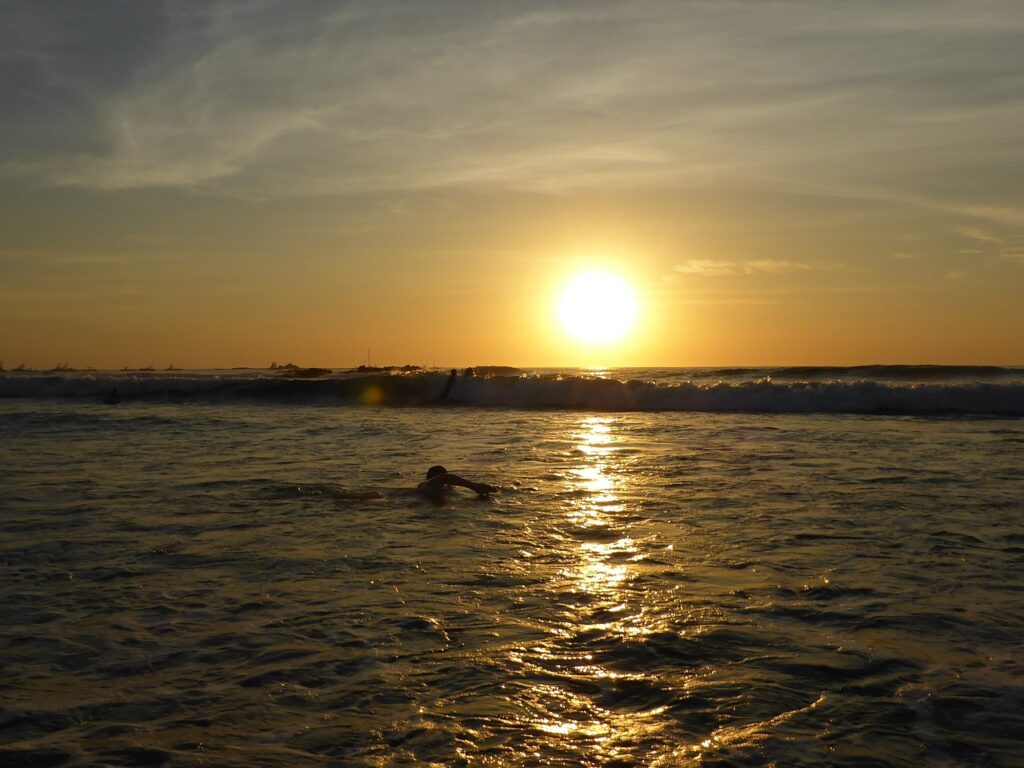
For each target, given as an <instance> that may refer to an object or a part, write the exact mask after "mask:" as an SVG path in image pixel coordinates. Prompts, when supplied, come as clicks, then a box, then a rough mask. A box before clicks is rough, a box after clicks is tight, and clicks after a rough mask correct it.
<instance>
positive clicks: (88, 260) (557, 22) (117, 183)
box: [0, 0, 1024, 369]
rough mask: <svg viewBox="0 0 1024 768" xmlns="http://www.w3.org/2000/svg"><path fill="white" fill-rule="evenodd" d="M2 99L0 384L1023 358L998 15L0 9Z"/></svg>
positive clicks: (656, 5)
mask: <svg viewBox="0 0 1024 768" xmlns="http://www.w3.org/2000/svg"><path fill="white" fill-rule="evenodd" d="M0 96H2V98H0V360H2V361H3V363H4V365H5V366H6V367H7V368H8V369H10V368H12V367H14V366H16V365H18V364H21V363H24V364H25V365H29V366H33V367H52V366H54V365H57V364H58V363H65V364H69V365H72V366H95V367H98V368H108V367H109V368H120V367H121V366H124V365H127V366H142V365H149V364H154V365H156V366H157V367H166V366H167V365H168V364H172V363H173V364H174V365H176V366H179V367H227V366H242V365H252V366H265V365H269V363H270V362H271V361H272V360H274V361H278V362H282V363H283V362H289V361H291V362H295V363H298V364H301V365H326V366H347V365H356V364H359V363H362V362H365V361H366V356H367V348H370V349H372V357H373V362H374V363H380V364H384V363H393V364H402V363H417V364H423V365H432V364H436V365H440V366H448V365H481V364H511V365H590V364H593V365H684V366H685V365H768V364H778V365H786V364H858V363H876V362H878V363H994V364H1024V182H1022V179H1024V139H1022V137H1024V3H1021V2H1019V0H1006V1H1005V2H943V1H942V0H928V1H927V2H916V1H914V0H907V1H904V2H899V3H893V2H891V1H890V0H886V1H885V2H824V1H823V2H738V1H737V2H731V1H729V0H721V1H717V0H716V1H715V2H668V1H666V2H659V1H655V0H651V1H645V0H639V1H637V2H599V1H595V2H565V3H558V2H547V3H540V2H508V3H481V2H469V1H468V0H467V1H466V2H423V1H422V0H410V1H409V2H388V1H387V0H370V1H367V2H326V1H322V2H313V1H307V0H303V1H301V2H298V1H296V0H289V1H288V2H272V1H270V0H258V1H257V0H252V1H250V2H198V1H197V0H192V1H190V2H174V1H172V0H168V1H167V2H162V3H160V2H138V1H137V0H124V1H123V2H83V3H77V2H43V1H41V0H25V1H24V2H19V1H18V0H14V1H13V2H10V1H8V2H3V1H2V0H0ZM587 270H598V271H607V272H611V273H613V274H616V275H618V276H620V277H621V278H622V279H623V280H624V281H626V282H627V283H628V284H629V285H630V286H632V289H633V290H634V291H635V294H636V300H637V307H638V310H637V324H636V326H635V328H634V329H633V331H632V332H631V333H630V334H628V335H627V336H626V337H625V338H624V339H623V340H622V341H620V342H617V343H614V344H611V345H607V346H587V345H585V344H582V343H581V342H579V341H575V340H573V339H571V338H570V337H569V336H568V335H567V334H566V333H565V332H564V330H563V329H562V326H561V323H560V321H559V318H558V308H557V305H558V297H559V294H560V291H561V289H562V286H563V285H564V284H565V283H566V281H567V280H569V279H570V278H572V277H573V276H574V275H576V274H577V273H579V272H581V271H587Z"/></svg>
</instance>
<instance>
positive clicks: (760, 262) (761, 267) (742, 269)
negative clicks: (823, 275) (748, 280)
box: [673, 259, 825, 277]
mask: <svg viewBox="0 0 1024 768" xmlns="http://www.w3.org/2000/svg"><path fill="white" fill-rule="evenodd" d="M824 268H825V267H824V266H823V265H814V264H807V263H803V262H796V261H785V260H778V259H751V260H747V261H716V260H713V259H688V260H687V261H685V262H683V263H682V264H677V265H676V266H675V267H674V268H673V269H674V270H675V271H676V272H678V273H680V274H683V275H698V276H700V277H727V276H732V275H754V274H757V273H759V272H761V273H765V272H767V273H779V272H794V271H804V270H808V269H824Z"/></svg>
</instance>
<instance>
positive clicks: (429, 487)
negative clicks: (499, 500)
mask: <svg viewBox="0 0 1024 768" xmlns="http://www.w3.org/2000/svg"><path fill="white" fill-rule="evenodd" d="M453 485H458V486H461V487H463V488H469V490H471V491H473V492H475V493H476V494H477V495H478V496H486V495H488V494H489V493H494V492H495V491H497V490H498V487H497V486H496V485H488V484H487V483H474V482H473V481H472V480H467V479H466V478H464V477H459V476H458V475H453V474H452V473H451V472H449V471H448V470H447V469H445V468H444V467H442V466H441V465H440V464H438V465H436V466H433V467H431V468H430V469H428V470H427V479H426V480H425V481H423V482H422V483H420V484H419V485H418V486H416V490H417V491H419V492H420V493H422V494H423V495H424V496H427V497H429V498H431V499H434V500H435V501H443V500H444V497H445V494H446V493H447V491H448V487H449V486H453Z"/></svg>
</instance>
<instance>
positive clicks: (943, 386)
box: [0, 366, 1024, 416]
mask: <svg viewBox="0 0 1024 768" xmlns="http://www.w3.org/2000/svg"><path fill="white" fill-rule="evenodd" d="M919 367H920V366H915V368H919ZM796 370H797V369H787V372H788V373H790V374H791V375H794V374H795V371H796ZM815 370H820V369H815ZM845 370H848V369H845ZM807 372H808V371H804V373H805V374H806V373H807ZM748 373H749V370H748ZM947 376H948V372H947ZM701 378H702V377H699V376H693V377H692V379H691V380H686V381H681V382H672V381H669V382H665V381H664V380H663V381H662V382H660V383H659V382H652V381H648V380H640V379H631V380H627V381H621V380H618V379H612V378H599V377H593V376H583V375H556V374H550V375H523V376H475V377H468V376H460V377H459V378H458V379H457V380H455V381H454V382H453V385H452V386H451V387H450V388H447V387H446V385H447V384H448V375H447V374H444V373H414V374H390V375H389V374H374V375H358V376H355V375H347V376H333V377H330V378H318V379H291V378H280V377H271V376H265V375H246V376H221V375H214V374H195V375H175V376H160V375H148V376H143V375H123V374H121V375H119V374H89V375H71V376H63V375H43V374H34V375H24V374H8V375H0V397H5V398H45V399H50V398H70V399H90V398H91V399H95V400H97V401H98V402H99V401H102V400H103V399H104V398H105V397H107V396H109V394H110V393H111V392H112V391H113V390H114V388H116V389H117V396H118V399H119V400H120V401H121V402H130V401H132V400H171V401H216V402H223V401H231V400H239V401H257V402H279V403H293V404H304V403H323V404H332V403H333V404H365V405H382V406H387V405H391V406H424V405H432V404H433V405H469V406H477V407H486V408H560V409H578V410H604V411H693V412H737V413H855V414H875V413H877V414H907V415H942V414H949V415H993V416H1024V381H1021V380H1020V378H1017V377H1014V379H1013V380H1011V381H1007V380H1005V379H1002V380H996V381H973V382H949V381H944V382H927V381H925V382H921V381H916V382H912V383H908V382H901V381H892V380H891V379H890V380H888V381H874V380H863V379H861V380H850V381H842V380H831V381H815V380H813V379H811V378H810V377H809V378H808V380H796V381H776V380H772V379H770V378H767V377H766V378H763V379H759V380H753V381H734V382H723V381H709V380H703V381H702V380H701ZM446 388H447V389H448V391H447V394H446V395H444V399H443V400H442V399H441V398H442V394H443V393H444V392H445V390H446Z"/></svg>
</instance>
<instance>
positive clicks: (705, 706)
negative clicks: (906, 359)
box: [0, 401, 1024, 766]
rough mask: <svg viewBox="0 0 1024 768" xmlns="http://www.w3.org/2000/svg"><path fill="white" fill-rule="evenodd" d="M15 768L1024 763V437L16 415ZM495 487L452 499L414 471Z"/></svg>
mask: <svg viewBox="0 0 1024 768" xmlns="http://www.w3.org/2000/svg"><path fill="white" fill-rule="evenodd" d="M0 441H2V442H0V452H2V460H3V464H4V470H3V476H2V479H0V504H2V508H0V653H2V659H3V664H2V666H0V763H3V764H5V765H6V764H12V765H47V766H49V765H95V764H118V765H125V764H129V765H160V764H163V765H168V766H174V765H181V766H188V765H231V766H254V765H262V766H271V765H273V766H290V765H317V764H323V765H339V766H348V765H352V766H362V765H372V766H378V765H379V766H390V765H420V764H422V765H427V764H436V765H473V766H516V765H530V766H578V765H582V766H630V765H638V766H639V765H643V766H676V765H683V766H685V765H697V764H700V765H705V766H726V765H728V766H761V765H768V764H773V765H778V766H818V765H835V766H921V765H929V766H961V765H966V766H1015V765H1021V764H1022V761H1024V757H1022V755H1024V737H1022V734H1024V661H1022V653H1021V651H1022V647H1021V638H1022V637H1024V528H1022V525H1021V523H1022V520H1024V478H1022V472H1021V468H1022V467H1024V422H1022V421H1021V420H1019V419H1017V420H1014V419H969V418H909V417H885V416H837V415H775V416H772V415H729V414H687V413H621V414H620V413H604V414H594V413H584V412H563V411H516V410H501V409H491V410H489V409H477V408H457V407H453V408H376V407H356V406H350V407H326V406H309V405H306V406H295V405H280V406H275V405H267V404H259V405H255V404H243V403H232V404H224V405H217V404H212V403H207V404H199V403H191V404H184V405H174V404H168V403H124V404H122V405H120V406H117V407H113V408H111V407H104V406H100V405H95V404H91V403H81V402H79V403H66V402H40V401H22V402H8V403H0ZM438 462H440V463H443V464H445V465H446V466H447V467H448V468H449V469H451V470H452V471H455V472H458V473H459V474H464V475H466V476H468V477H471V478H474V479H480V480H484V481H488V482H494V483H497V484H499V485H501V486H502V492H501V493H500V494H498V495H496V496H494V497H493V498H490V499H478V498H476V497H475V496H474V495H473V494H471V493H468V492H460V493H457V494H454V495H453V496H452V497H451V498H450V500H449V501H448V502H447V503H445V504H443V505H436V504H434V503H431V502H430V501H428V500H426V499H421V498H419V497H417V496H416V495H415V494H413V493H411V492H410V489H411V488H413V487H414V486H415V485H416V483H417V482H418V481H419V480H420V479H421V476H422V473H423V471H424V470H425V469H426V467H427V466H429V465H431V464H434V463H438Z"/></svg>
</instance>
